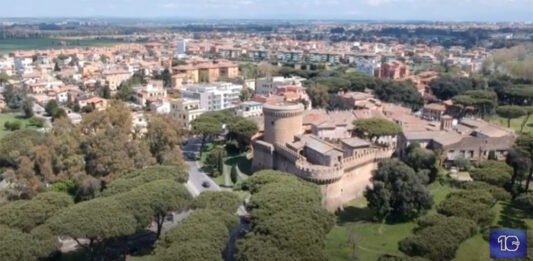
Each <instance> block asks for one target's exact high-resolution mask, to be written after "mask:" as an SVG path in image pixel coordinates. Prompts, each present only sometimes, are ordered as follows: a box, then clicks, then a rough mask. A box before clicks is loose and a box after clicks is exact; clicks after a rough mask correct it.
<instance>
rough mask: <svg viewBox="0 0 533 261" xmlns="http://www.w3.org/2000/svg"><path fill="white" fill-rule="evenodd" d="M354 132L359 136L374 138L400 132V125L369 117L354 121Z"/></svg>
mask: <svg viewBox="0 0 533 261" xmlns="http://www.w3.org/2000/svg"><path fill="white" fill-rule="evenodd" d="M354 125H355V128H354V132H355V134H357V135H358V136H360V137H367V138H370V139H375V138H379V137H383V136H394V135H398V134H399V133H401V132H402V128H401V127H400V125H398V124H396V123H394V122H392V121H389V120H386V119H381V118H369V119H361V120H356V121H354Z"/></svg>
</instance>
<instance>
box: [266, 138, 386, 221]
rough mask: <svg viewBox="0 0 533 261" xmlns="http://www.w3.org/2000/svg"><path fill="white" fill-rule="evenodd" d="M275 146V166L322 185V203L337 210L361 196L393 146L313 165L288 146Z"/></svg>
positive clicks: (277, 168)
mask: <svg viewBox="0 0 533 261" xmlns="http://www.w3.org/2000/svg"><path fill="white" fill-rule="evenodd" d="M273 147H274V148H273V149H274V162H273V164H274V167H273V169H276V170H280V171H284V172H288V173H292V174H294V175H296V176H298V177H300V178H302V179H304V180H307V181H310V182H313V183H316V184H318V185H320V187H321V191H322V198H323V205H324V207H325V208H326V209H328V210H330V211H335V210H336V209H337V208H339V207H340V206H342V204H344V203H346V202H348V201H350V200H353V199H354V198H356V197H358V196H362V194H363V192H364V190H365V189H366V187H367V186H370V185H371V178H372V172H373V171H374V170H375V169H377V162H378V161H379V160H380V159H386V158H390V157H391V156H392V154H393V153H394V151H395V149H394V148H367V149H361V150H358V151H357V154H356V155H354V156H351V157H347V158H344V159H343V160H342V164H341V165H340V166H333V167H330V166H323V165H314V164H311V163H310V162H308V161H307V159H306V158H305V157H304V156H302V155H299V154H298V153H296V151H294V150H291V149H290V148H288V147H287V146H284V145H282V144H280V143H277V144H275V145H274V146H273Z"/></svg>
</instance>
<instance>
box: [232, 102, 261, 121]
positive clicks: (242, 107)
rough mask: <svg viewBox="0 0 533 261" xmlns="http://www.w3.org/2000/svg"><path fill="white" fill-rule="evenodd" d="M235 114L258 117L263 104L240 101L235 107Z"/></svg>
mask: <svg viewBox="0 0 533 261" xmlns="http://www.w3.org/2000/svg"><path fill="white" fill-rule="evenodd" d="M235 114H236V115H237V116H241V117H245V118H248V117H259V116H261V115H263V104H262V103H260V102H255V101H245V102H241V103H240V104H239V106H237V108H235Z"/></svg>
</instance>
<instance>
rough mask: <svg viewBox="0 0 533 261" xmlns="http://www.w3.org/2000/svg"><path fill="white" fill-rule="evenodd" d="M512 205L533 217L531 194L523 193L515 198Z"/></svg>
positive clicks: (532, 195) (532, 194)
mask: <svg viewBox="0 0 533 261" xmlns="http://www.w3.org/2000/svg"><path fill="white" fill-rule="evenodd" d="M513 203H514V204H515V205H516V206H517V207H519V208H521V209H523V210H524V211H526V213H529V215H531V216H533V193H524V194H522V195H520V196H518V197H516V198H515V200H514V201H513Z"/></svg>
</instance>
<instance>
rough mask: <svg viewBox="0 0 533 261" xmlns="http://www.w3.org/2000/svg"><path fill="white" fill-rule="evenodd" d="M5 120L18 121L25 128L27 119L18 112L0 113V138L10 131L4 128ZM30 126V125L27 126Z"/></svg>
mask: <svg viewBox="0 0 533 261" xmlns="http://www.w3.org/2000/svg"><path fill="white" fill-rule="evenodd" d="M6 121H20V122H22V127H21V129H23V128H27V126H26V125H27V124H28V119H26V118H24V117H22V114H18V113H0V139H1V138H3V137H4V136H5V135H6V134H8V133H10V132H11V131H8V130H6V129H5V128H4V123H5V122H6ZM29 128H32V127H29Z"/></svg>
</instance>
